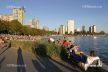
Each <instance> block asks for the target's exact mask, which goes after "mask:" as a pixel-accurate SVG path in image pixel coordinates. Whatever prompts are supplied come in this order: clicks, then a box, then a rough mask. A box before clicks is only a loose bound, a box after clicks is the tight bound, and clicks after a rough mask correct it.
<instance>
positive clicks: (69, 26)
mask: <svg viewBox="0 0 108 72" xmlns="http://www.w3.org/2000/svg"><path fill="white" fill-rule="evenodd" d="M67 32H68V34H74V20H68V21H67Z"/></svg>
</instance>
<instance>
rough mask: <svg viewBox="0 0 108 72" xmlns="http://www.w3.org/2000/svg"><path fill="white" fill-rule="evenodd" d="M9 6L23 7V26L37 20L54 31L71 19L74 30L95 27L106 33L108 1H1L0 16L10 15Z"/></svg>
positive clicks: (107, 28) (107, 30)
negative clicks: (82, 27) (33, 19)
mask: <svg viewBox="0 0 108 72" xmlns="http://www.w3.org/2000/svg"><path fill="white" fill-rule="evenodd" d="M9 6H16V7H17V6H25V10H26V12H25V24H27V23H28V22H29V20H30V19H32V18H38V19H39V20H40V24H41V26H48V27H50V29H54V28H57V27H59V25H61V24H63V25H66V22H67V20H69V19H72V20H74V21H75V28H81V26H82V25H85V26H86V28H88V27H89V26H91V25H96V26H97V30H98V31H100V30H104V31H106V32H108V0H1V1H0V14H10V13H11V10H10V9H9V8H8V7H9ZM84 6H86V7H84ZM87 6H89V7H87ZM90 6H92V7H90ZM94 6H95V7H94ZM100 7H101V8H100Z"/></svg>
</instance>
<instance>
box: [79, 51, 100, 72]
mask: <svg viewBox="0 0 108 72" xmlns="http://www.w3.org/2000/svg"><path fill="white" fill-rule="evenodd" d="M96 60H99V61H100V58H99V57H98V56H96V51H94V50H91V51H90V55H89V56H87V59H86V62H85V63H84V62H80V63H79V65H80V67H81V68H83V69H84V70H85V71H86V70H87V69H88V67H89V66H90V65H91V64H92V63H93V62H94V61H96Z"/></svg>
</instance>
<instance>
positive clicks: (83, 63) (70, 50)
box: [48, 37, 102, 71]
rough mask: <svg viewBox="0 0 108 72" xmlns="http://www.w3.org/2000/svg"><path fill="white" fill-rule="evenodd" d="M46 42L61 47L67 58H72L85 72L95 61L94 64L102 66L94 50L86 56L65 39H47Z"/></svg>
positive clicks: (76, 46) (78, 47)
mask: <svg viewBox="0 0 108 72" xmlns="http://www.w3.org/2000/svg"><path fill="white" fill-rule="evenodd" d="M48 41H49V42H52V43H54V44H60V45H63V46H64V48H65V50H66V51H67V54H68V56H69V57H72V58H73V59H74V60H75V61H77V62H78V64H79V66H80V67H81V68H83V69H84V70H85V71H86V70H87V69H88V67H89V66H90V65H91V64H93V62H94V61H96V63H95V64H97V62H98V64H97V65H100V66H102V65H101V64H100V63H101V61H100V58H99V57H98V56H97V55H96V51H95V50H91V51H90V55H86V54H84V52H83V51H81V50H80V46H78V45H74V44H72V43H71V41H67V40H66V37H64V39H62V40H61V39H59V40H55V39H54V38H49V39H48Z"/></svg>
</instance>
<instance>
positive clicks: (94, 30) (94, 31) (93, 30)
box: [92, 25, 96, 33]
mask: <svg viewBox="0 0 108 72" xmlns="http://www.w3.org/2000/svg"><path fill="white" fill-rule="evenodd" d="M92 32H93V33H96V26H95V25H93V26H92Z"/></svg>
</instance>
